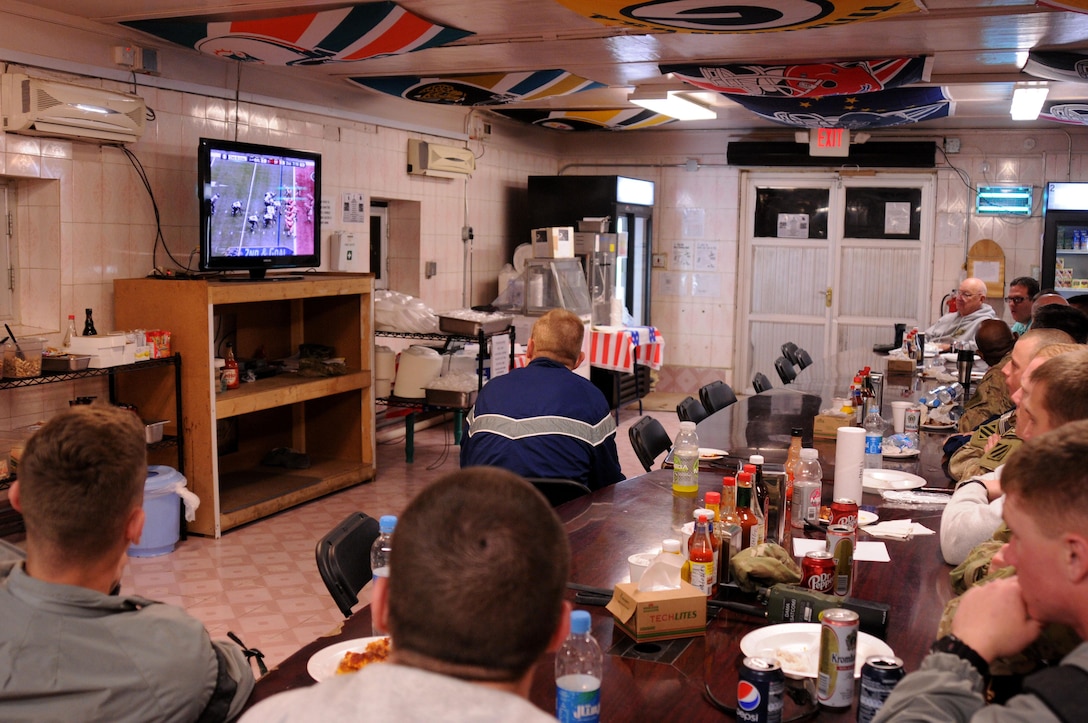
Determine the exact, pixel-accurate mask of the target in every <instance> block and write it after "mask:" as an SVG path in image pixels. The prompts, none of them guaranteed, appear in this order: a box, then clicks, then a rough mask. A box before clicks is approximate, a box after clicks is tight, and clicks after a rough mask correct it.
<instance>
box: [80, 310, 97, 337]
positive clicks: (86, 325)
mask: <svg viewBox="0 0 1088 723" xmlns="http://www.w3.org/2000/svg"><path fill="white" fill-rule="evenodd" d="M86 311H87V319H86V320H85V321H84V322H83V336H98V332H97V331H95V328H94V319H92V318H91V310H90V309H87V310H86Z"/></svg>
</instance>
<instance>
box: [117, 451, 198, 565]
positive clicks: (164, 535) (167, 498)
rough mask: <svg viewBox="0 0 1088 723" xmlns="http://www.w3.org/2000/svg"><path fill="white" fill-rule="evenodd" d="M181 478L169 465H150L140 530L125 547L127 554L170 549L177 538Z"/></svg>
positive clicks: (162, 552) (152, 553)
mask: <svg viewBox="0 0 1088 723" xmlns="http://www.w3.org/2000/svg"><path fill="white" fill-rule="evenodd" d="M179 485H181V486H184V485H185V477H183V476H182V475H181V473H180V472H178V471H177V470H176V469H174V468H173V467H167V466H165V465H151V466H150V467H148V468H147V481H146V482H145V483H144V516H145V518H146V519H145V521H144V533H143V535H142V536H141V537H140V542H139V543H138V544H135V545H129V546H128V554H129V556H130V557H156V556H158V555H165V554H167V553H170V552H173V551H174V547H176V546H177V544H178V539H179V538H180V537H181V497H179V496H178V493H177V489H178V486H179Z"/></svg>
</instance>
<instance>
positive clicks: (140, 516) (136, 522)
mask: <svg viewBox="0 0 1088 723" xmlns="http://www.w3.org/2000/svg"><path fill="white" fill-rule="evenodd" d="M146 519H147V515H146V514H145V513H144V508H143V507H134V508H133V509H132V512H130V513H129V515H128V521H127V522H126V523H125V541H126V542H128V543H130V544H132V545H139V544H140V538H141V537H143V534H144V521H145V520H146Z"/></svg>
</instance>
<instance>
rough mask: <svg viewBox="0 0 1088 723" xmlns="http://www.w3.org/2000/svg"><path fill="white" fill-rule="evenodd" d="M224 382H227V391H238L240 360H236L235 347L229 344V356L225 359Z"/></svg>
mask: <svg viewBox="0 0 1088 723" xmlns="http://www.w3.org/2000/svg"><path fill="white" fill-rule="evenodd" d="M223 381H224V382H226V387H227V389H237V388H238V383H239V381H240V380H239V378H238V360H237V359H235V358H234V346H233V345H231V344H227V355H226V357H224V358H223Z"/></svg>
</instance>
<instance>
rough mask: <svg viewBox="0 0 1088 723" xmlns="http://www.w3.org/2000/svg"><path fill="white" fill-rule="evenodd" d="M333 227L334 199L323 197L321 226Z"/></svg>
mask: <svg viewBox="0 0 1088 723" xmlns="http://www.w3.org/2000/svg"><path fill="white" fill-rule="evenodd" d="M331 227H332V199H331V198H323V199H321V228H331Z"/></svg>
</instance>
